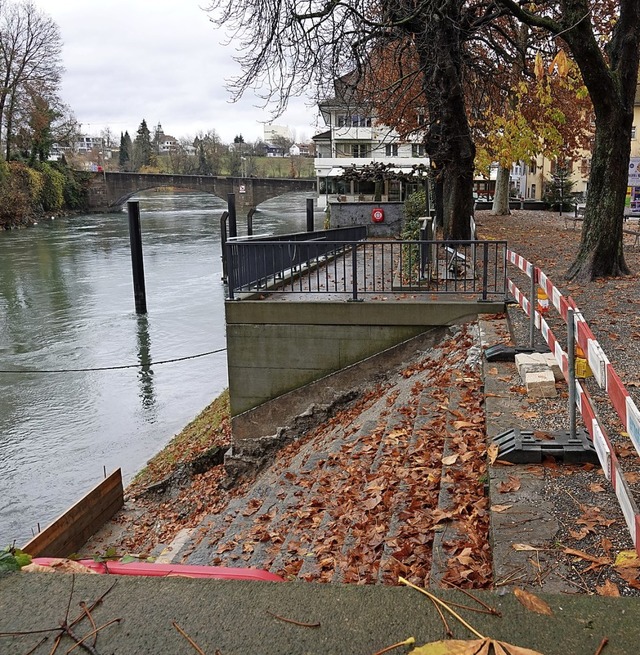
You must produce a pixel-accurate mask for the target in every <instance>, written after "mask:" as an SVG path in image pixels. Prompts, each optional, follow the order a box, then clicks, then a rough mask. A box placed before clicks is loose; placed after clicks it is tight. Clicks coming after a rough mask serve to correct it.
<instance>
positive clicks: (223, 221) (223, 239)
mask: <svg viewBox="0 0 640 655" xmlns="http://www.w3.org/2000/svg"><path fill="white" fill-rule="evenodd" d="M228 217H229V213H228V212H222V216H220V245H221V246H222V281H223V282H226V281H227V249H226V245H227V218H228Z"/></svg>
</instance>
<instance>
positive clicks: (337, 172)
mask: <svg viewBox="0 0 640 655" xmlns="http://www.w3.org/2000/svg"><path fill="white" fill-rule="evenodd" d="M343 175H344V168H342V167H340V166H338V167H337V168H332V169H331V170H330V171H329V172H328V173H327V174H326V175H325V176H324V177H342V176H343Z"/></svg>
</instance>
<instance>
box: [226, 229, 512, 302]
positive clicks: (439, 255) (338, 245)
mask: <svg viewBox="0 0 640 655" xmlns="http://www.w3.org/2000/svg"><path fill="white" fill-rule="evenodd" d="M343 230H356V231H358V237H356V238H353V237H351V238H348V237H347V232H343ZM364 232H366V228H342V230H341V236H343V237H344V238H343V239H342V240H336V239H335V238H332V236H333V234H332V233H335V231H320V232H314V233H306V232H305V233H301V234H300V235H299V236H300V237H302V236H304V237H305V238H304V239H302V238H299V239H292V238H291V236H292V235H286V236H284V237H280V238H279V239H276V238H275V237H268V238H262V239H251V240H244V239H243V240H233V241H229V242H227V246H226V247H227V272H228V292H229V299H236V298H237V297H238V296H239V295H245V294H255V293H265V292H268V293H298V294H333V295H336V294H339V295H340V294H341V295H344V294H346V295H347V296H348V298H349V299H351V300H360V295H363V294H386V293H396V294H409V293H410V294H414V293H431V294H433V293H437V294H470V295H473V296H475V297H476V298H477V297H478V296H479V297H480V298H481V299H482V300H489V299H496V298H501V299H502V298H505V297H506V294H507V283H506V251H507V244H506V241H477V240H473V241H399V240H390V241H379V240H375V241H365V240H364Z"/></svg>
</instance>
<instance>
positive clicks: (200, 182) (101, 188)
mask: <svg viewBox="0 0 640 655" xmlns="http://www.w3.org/2000/svg"><path fill="white" fill-rule="evenodd" d="M90 176H91V178H90V182H89V193H88V199H89V209H90V210H93V211H104V210H106V209H109V208H114V209H115V208H117V207H120V206H122V205H123V204H124V203H125V202H126V201H127V200H128V199H129V198H131V196H133V195H135V194H136V193H138V192H139V191H145V190H146V189H157V188H158V187H173V188H178V189H190V190H192V191H201V192H204V193H211V194H213V195H215V196H218V197H219V198H222V199H223V200H225V201H226V200H227V196H228V194H230V193H234V194H235V197H236V206H237V207H238V208H240V209H244V210H248V209H251V208H252V207H257V206H258V205H259V204H260V203H262V202H264V201H265V200H269V198H275V197H276V196H281V195H283V194H285V193H291V192H292V191H315V190H316V183H315V180H300V179H283V178H257V177H213V176H211V175H155V174H151V175H150V174H143V173H107V172H104V173H90Z"/></svg>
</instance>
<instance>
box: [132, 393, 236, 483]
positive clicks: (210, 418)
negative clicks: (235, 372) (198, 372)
mask: <svg viewBox="0 0 640 655" xmlns="http://www.w3.org/2000/svg"><path fill="white" fill-rule="evenodd" d="M230 444H231V420H230V408H229V390H228V389H226V390H225V391H223V392H222V393H221V394H220V395H219V396H218V397H217V398H216V399H215V400H214V401H213V402H212V403H211V404H210V405H208V406H207V407H205V409H203V410H202V412H200V414H198V416H196V418H194V419H193V421H191V423H189V424H188V425H187V426H186V427H185V428H184V429H183V430H182V431H181V432H179V433H178V434H177V435H176V436H175V437H173V439H172V440H171V441H170V442H169V444H168V445H167V446H166V447H165V448H163V449H162V450H161V451H160V452H159V453H158V454H157V455H155V456H154V457H153V458H152V459H150V460H149V461H148V462H147V465H146V466H145V467H144V468H143V469H142V470H141V471H140V472H139V473H137V474H136V475H135V477H134V478H133V480H132V481H131V483H130V484H129V486H128V488H127V490H128V492H129V493H131V494H132V495H136V494H137V493H139V492H140V491H142V490H143V489H145V488H146V487H148V486H149V485H152V484H156V483H157V482H160V481H161V480H164V479H165V478H166V477H167V476H169V475H170V474H171V472H172V471H173V469H175V468H176V466H179V465H180V464H185V463H188V462H190V461H192V460H194V459H195V458H196V457H198V456H199V455H202V454H204V453H206V452H207V451H208V450H210V449H211V448H214V447H216V446H220V447H228V446H229V445H230Z"/></svg>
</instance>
